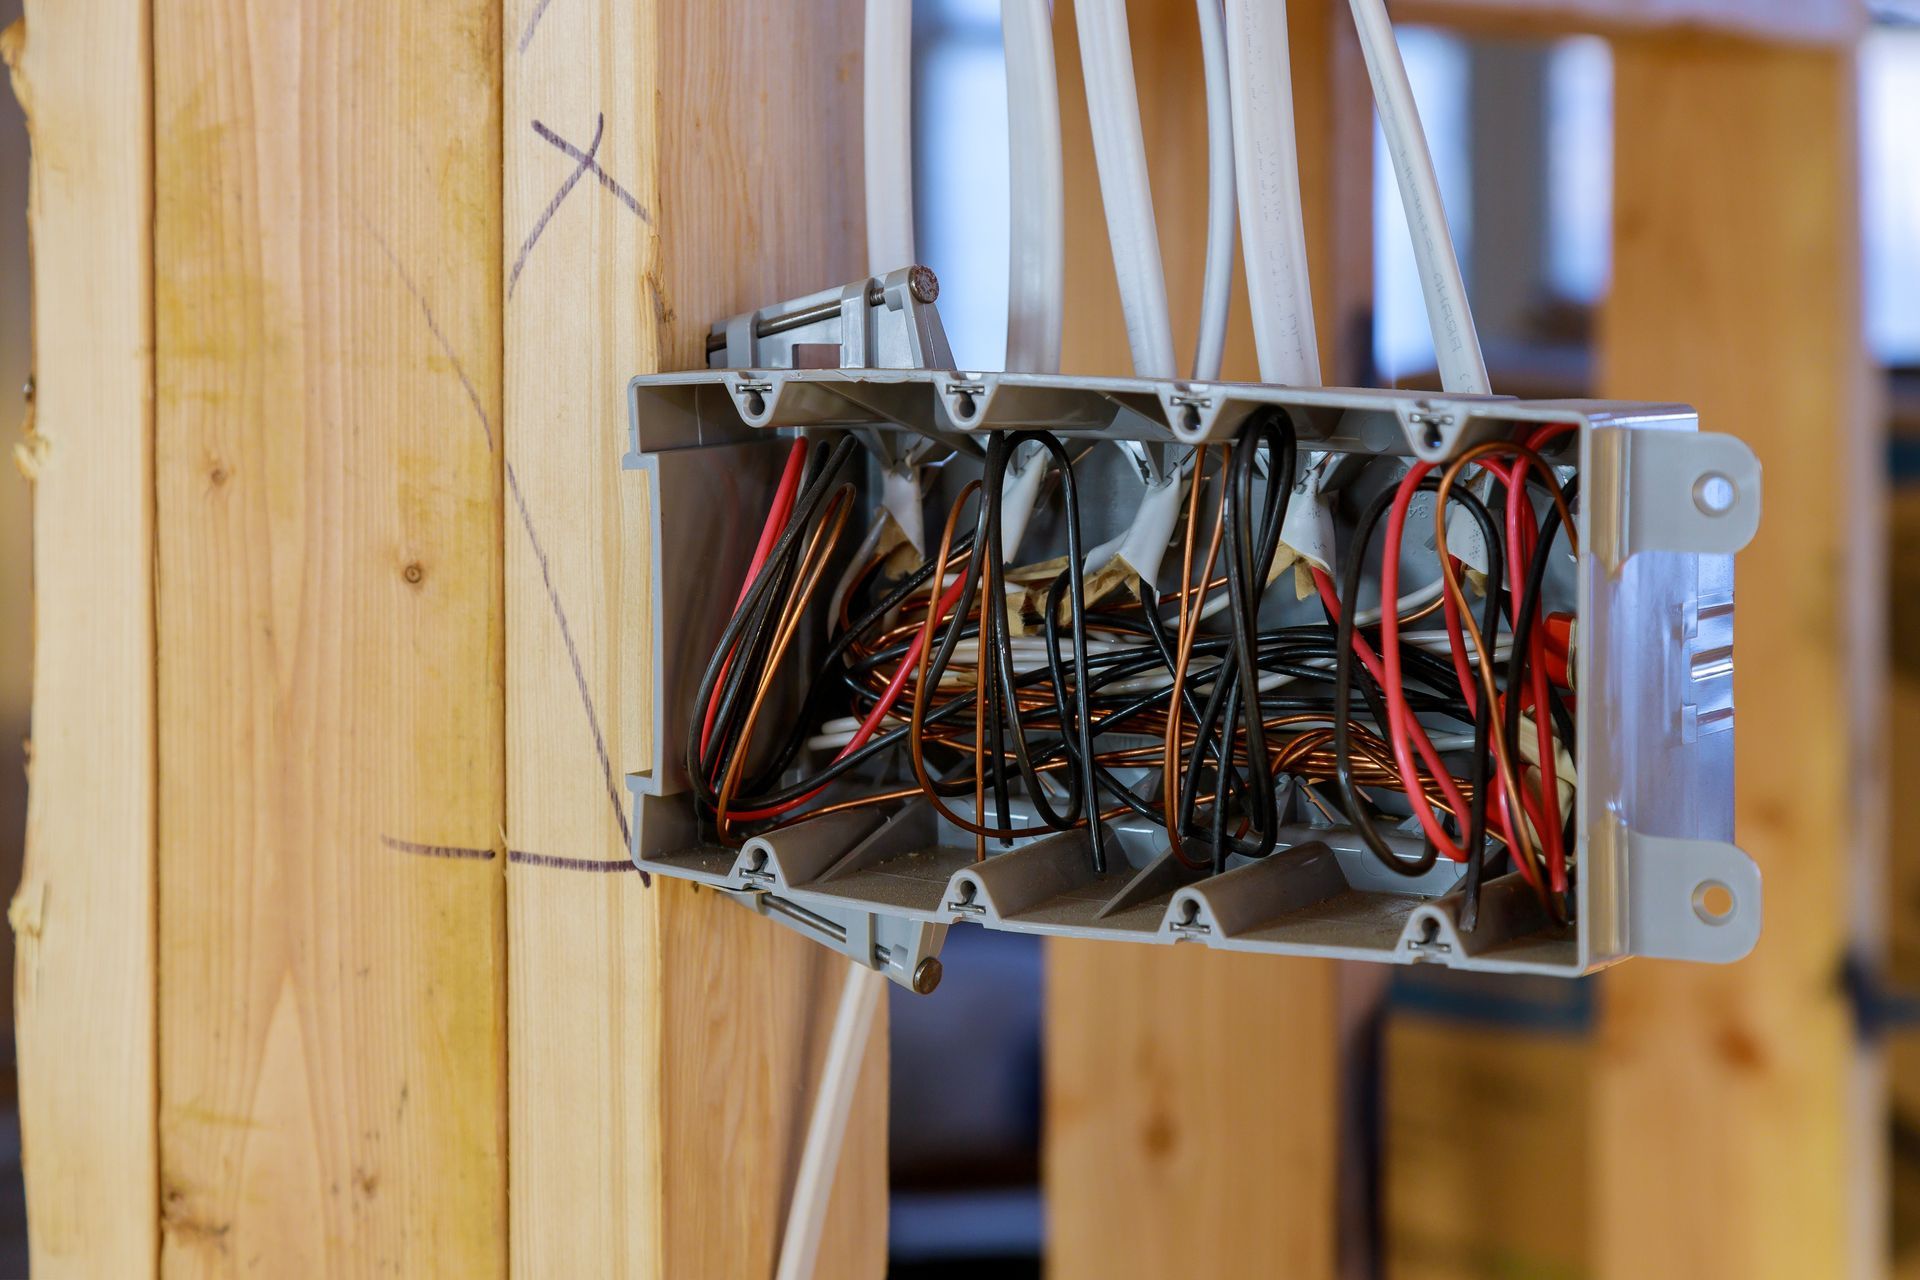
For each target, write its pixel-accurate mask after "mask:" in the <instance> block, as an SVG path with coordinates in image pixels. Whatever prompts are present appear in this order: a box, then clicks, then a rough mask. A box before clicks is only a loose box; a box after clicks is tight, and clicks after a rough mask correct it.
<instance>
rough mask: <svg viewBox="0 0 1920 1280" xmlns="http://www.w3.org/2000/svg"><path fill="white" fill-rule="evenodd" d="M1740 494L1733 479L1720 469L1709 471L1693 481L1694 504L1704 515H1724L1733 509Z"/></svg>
mask: <svg viewBox="0 0 1920 1280" xmlns="http://www.w3.org/2000/svg"><path fill="white" fill-rule="evenodd" d="M1739 496H1740V491H1739V490H1738V489H1736V488H1735V487H1734V484H1733V481H1732V480H1730V479H1728V478H1727V477H1726V476H1725V475H1722V474H1721V473H1720V472H1718V471H1709V472H1707V473H1706V474H1705V475H1703V476H1701V477H1700V478H1699V479H1698V480H1695V481H1694V482H1693V505H1694V506H1696V507H1698V508H1699V509H1700V514H1701V515H1703V516H1723V515H1725V514H1727V512H1729V511H1731V510H1733V504H1734V502H1735V500H1736V499H1738V498H1739Z"/></svg>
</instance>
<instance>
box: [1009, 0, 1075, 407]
mask: <svg viewBox="0 0 1920 1280" xmlns="http://www.w3.org/2000/svg"><path fill="white" fill-rule="evenodd" d="M1000 27H1001V36H1002V39H1003V40H1004V41H1005V43H1006V50H1007V148H1008V155H1009V170H1008V183H1007V191H1008V196H1009V198H1010V201H1011V204H1012V227H1011V234H1010V236H1009V238H1008V253H1007V267H1008V272H1007V360H1006V367H1007V369H1008V370H1009V371H1011V372H1014V373H1058V372H1059V371H1060V331H1061V319H1062V315H1063V313H1064V310H1065V304H1066V212H1065V209H1066V199H1065V195H1064V181H1065V180H1064V179H1063V177H1062V176H1061V174H1062V169H1061V159H1060V89H1059V84H1058V78H1057V76H1056V74H1055V72H1054V65H1053V13H1052V6H1051V5H1050V4H1049V2H1048V0H1000Z"/></svg>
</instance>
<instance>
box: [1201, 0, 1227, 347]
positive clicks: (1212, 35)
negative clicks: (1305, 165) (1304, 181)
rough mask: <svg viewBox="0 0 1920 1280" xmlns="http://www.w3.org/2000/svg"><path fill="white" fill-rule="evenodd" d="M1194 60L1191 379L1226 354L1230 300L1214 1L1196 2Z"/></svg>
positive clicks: (1222, 49)
mask: <svg viewBox="0 0 1920 1280" xmlns="http://www.w3.org/2000/svg"><path fill="white" fill-rule="evenodd" d="M1196 7H1197V8H1198V10H1199V17H1200V61H1201V65H1202V67H1203V68H1204V69H1205V73H1206V82H1207V265H1206V275H1205V277H1204V280H1205V284H1204V287H1203V288H1202V291H1201V294H1200V334H1199V337H1198V338H1197V339H1196V341H1195V343H1194V352H1193V376H1194V378H1195V379H1196V380H1198V381H1201V382H1211V381H1213V380H1214V379H1215V378H1218V377H1219V376H1220V365H1221V362H1222V361H1223V360H1224V359H1225V358H1226V351H1227V309H1228V305H1229V304H1230V303H1231V301H1232V298H1233V215H1234V206H1233V168H1234V154H1233V106H1232V101H1231V99H1232V94H1231V92H1230V90H1229V88H1228V85H1227V79H1228V74H1227V65H1228V64H1227V29H1226V19H1225V17H1224V16H1223V15H1222V14H1221V12H1220V0H1196Z"/></svg>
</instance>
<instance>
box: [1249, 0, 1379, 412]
mask: <svg viewBox="0 0 1920 1280" xmlns="http://www.w3.org/2000/svg"><path fill="white" fill-rule="evenodd" d="M1226 2H1227V13H1226V18H1227V60H1228V65H1229V69H1230V73H1231V74H1230V76H1229V82H1230V85H1231V89H1232V94H1231V97H1232V102H1233V154H1234V168H1235V172H1236V178H1237V185H1238V187H1239V196H1240V252H1241V254H1242V256H1243V257H1244V258H1245V259H1246V264H1247V301H1248V308H1249V309H1250V310H1251V311H1252V313H1253V345H1254V350H1255V352H1256V353H1257V354H1258V356H1259V362H1260V380H1261V381H1262V382H1271V383H1278V384H1280V385H1283V386H1295V387H1317V386H1319V385H1320V351H1319V345H1318V341H1317V339H1316V337H1315V334H1314V328H1313V290H1312V287H1311V285H1310V283H1309V281H1308V277H1307V229H1306V218H1305V215H1304V214H1303V213H1302V212H1301V206H1300V153H1299V144H1298V141H1297V140H1296V139H1295V137H1294V126H1293V73H1292V68H1291V66H1290V64H1289V63H1288V57H1289V56H1290V55H1289V53H1288V48H1287V11H1286V5H1285V4H1284V3H1282V2H1281V0H1226ZM1357 2H1358V0H1356V3H1357Z"/></svg>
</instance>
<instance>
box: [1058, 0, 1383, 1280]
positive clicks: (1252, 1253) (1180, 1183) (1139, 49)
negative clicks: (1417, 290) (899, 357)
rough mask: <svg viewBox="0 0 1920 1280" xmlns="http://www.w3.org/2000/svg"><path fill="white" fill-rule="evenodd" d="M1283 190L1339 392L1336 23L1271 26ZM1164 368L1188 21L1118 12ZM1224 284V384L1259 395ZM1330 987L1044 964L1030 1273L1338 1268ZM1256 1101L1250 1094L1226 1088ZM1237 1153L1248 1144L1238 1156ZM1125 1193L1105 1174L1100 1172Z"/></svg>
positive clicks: (1343, 47)
mask: <svg viewBox="0 0 1920 1280" xmlns="http://www.w3.org/2000/svg"><path fill="white" fill-rule="evenodd" d="M1061 12H1062V15H1063V16H1061V17H1060V18H1059V19H1058V20H1057V21H1056V23H1055V28H1056V32H1055V35H1056V41H1057V46H1058V51H1057V55H1056V60H1057V62H1058V65H1059V71H1060V98H1061V105H1060V116H1061V126H1062V141H1063V144H1064V148H1065V153H1066V163H1067V225H1068V227H1069V229H1070V232H1071V233H1070V234H1069V235H1068V237H1067V249H1068V252H1067V301H1068V306H1067V322H1066V334H1065V350H1064V357H1063V364H1064V367H1065V368H1066V369H1067V370H1068V371H1069V372H1079V373H1098V374H1114V373H1125V372H1127V367H1126V359H1127V356H1126V351H1127V347H1126V341H1125V334H1124V330H1123V327H1122V322H1121V315H1120V308H1119V292H1118V287H1117V286H1116V284H1115V283H1114V278H1113V266H1112V259H1111V257H1110V255H1109V252H1108V247H1107V236H1106V222H1105V218H1104V216H1103V215H1102V212H1101V209H1100V204H1099V184H1098V182H1097V180H1096V174H1095V169H1094V164H1093V151H1092V140H1091V136H1090V133H1089V128H1088V122H1087V111H1086V103H1085V94H1084V89H1083V87H1082V84H1081V79H1080V57H1079V47H1078V44H1077V42H1076V39H1075V36H1074V32H1073V26H1072V20H1071V18H1070V17H1068V16H1064V15H1065V13H1066V6H1062V7H1061ZM1288 18H1289V27H1290V34H1291V38H1292V42H1293V48H1294V58H1293V70H1294V96H1295V100H1296V103H1297V108H1296V112H1297V118H1298V121H1299V131H1300V132H1299V145H1300V154H1301V166H1302V177H1301V186H1302V191H1303V193H1304V196H1305V200H1306V206H1307V236H1308V249H1309V253H1310V256H1311V259H1312V262H1313V271H1314V279H1313V283H1314V303H1315V311H1316V316H1315V322H1316V327H1317V328H1318V330H1319V332H1320V335H1321V347H1322V353H1323V357H1322V362H1323V365H1324V366H1325V370H1326V373H1327V376H1328V377H1329V378H1330V379H1332V380H1334V381H1347V380H1352V379H1353V378H1354V377H1356V376H1357V370H1358V368H1359V367H1360V360H1361V355H1362V351H1363V348H1360V347H1358V346H1357V345H1356V343H1355V339H1356V338H1362V337H1364V330H1363V325H1364V316H1365V315H1366V313H1367V308H1368V303H1369V297H1368V295H1369V292H1370V289H1371V262H1372V241H1371V225H1372V224H1371V218H1370V212H1371V208H1372V204H1371V182H1372V171H1371V168H1370V167H1369V166H1366V165H1354V164H1339V163H1336V157H1339V156H1349V155H1353V154H1361V155H1364V154H1367V152H1366V150H1365V148H1367V147H1369V146H1370V145H1371V133H1370V130H1371V117H1370V116H1369V115H1368V106H1367V104H1368V98H1367V90H1366V75H1365V69H1364V67H1363V66H1362V65H1361V63H1360V60H1359V51H1358V49H1357V47H1356V46H1354V44H1353V43H1352V39H1351V24H1350V23H1348V22H1346V20H1345V8H1344V5H1341V6H1338V7H1337V8H1336V6H1334V5H1333V4H1330V3H1326V2H1324V0H1323V2H1318V3H1295V4H1292V5H1289V6H1288ZM1129 22H1130V24H1131V27H1132V35H1133V52H1134V68H1135V76H1136V79H1137V82H1138V86H1139V93H1140V101H1141V107H1142V110H1141V116H1142V125H1143V128H1144V130H1145V135H1146V140H1147V152H1148V162H1149V165H1150V168H1151V170H1152V173H1153V183H1154V194H1155V197H1156V198H1155V212H1156V214H1157V217H1158V224H1159V231H1160V243H1161V252H1162V256H1163V258H1164V261H1165V264H1166V271H1167V282H1168V295H1169V301H1170V304H1171V307H1172V311H1173V320H1174V333H1175V336H1176V351H1177V352H1178V353H1179V359H1180V360H1181V362H1182V363H1183V364H1184V363H1185V362H1186V361H1188V360H1190V359H1191V358H1192V335H1193V333H1194V330H1195V327H1196V325H1197V323H1198V318H1199V303H1200V287H1199V284H1200V275H1201V268H1202V263H1203V261H1204V258H1205V247H1206V246H1205V237H1206V198H1205V193H1206V177H1205V174H1206V146H1205V139H1206V125H1205V120H1206V114H1205V103H1204V100H1203V99H1202V96H1201V92H1200V85H1201V69H1200V48H1199V32H1198V29H1197V27H1196V26H1195V23H1194V16H1193V10H1192V7H1191V6H1182V5H1178V4H1169V3H1165V0H1135V2H1134V3H1133V4H1131V5H1130V6H1129ZM1247 316H1248V311H1247V300H1246V290H1245V283H1244V275H1243V273H1241V272H1240V270H1239V269H1238V267H1236V271H1235V286H1234V297H1233V323H1232V327H1231V329H1230V330H1229V336H1228V343H1227V358H1226V365H1225V376H1226V377H1229V378H1246V379H1256V380H1257V378H1258V372H1257V370H1256V369H1255V367H1254V356H1253V342H1252V333H1251V328H1250V324H1249V321H1248V318H1247ZM1343 985H1344V984H1343V977H1342V968H1341V967H1340V966H1336V965H1333V964H1329V963H1324V962H1316V961H1295V960H1285V961H1276V960H1274V959H1272V958H1270V957H1262V956H1245V955H1228V954H1224V953H1216V952H1211V951H1202V950H1200V949H1198V948H1185V947H1179V948H1173V949H1171V950H1168V949H1164V948H1159V947H1142V946H1127V945H1120V944H1115V943H1092V942H1066V941H1059V940H1054V941H1050V942H1049V943H1048V947H1047V1033H1046V1034H1047V1053H1046V1064H1047V1065H1046V1098H1047V1105H1046V1112H1045V1117H1046V1119H1045V1124H1046V1132H1045V1159H1044V1161H1043V1166H1044V1169H1045V1181H1046V1193H1047V1215H1048V1242H1047V1264H1048V1269H1049V1274H1052V1275H1055V1276H1060V1277H1075V1276H1098V1277H1102V1278H1103V1280H1107V1278H1110V1277H1124V1276H1160V1275H1175V1274H1184V1275H1205V1274H1220V1275H1241V1274H1251V1273H1254V1272H1257V1271H1260V1270H1263V1269H1266V1268H1269V1267H1273V1266H1278V1267H1279V1268H1280V1269H1281V1270H1283V1271H1284V1272H1285V1274H1287V1275H1289V1276H1294V1277H1302V1278H1304V1280H1311V1278H1314V1277H1325V1276H1331V1275H1333V1274H1335V1269H1336V1264H1337V1255H1338V1253H1339V1252H1340V1244H1339V1240H1338V1238H1337V1236H1338V1225H1339V1224H1338V1222H1337V1220H1336V1219H1337V1214H1336V1188H1337V1185H1338V1181H1339V1176H1340V1168H1339V1166H1340V1155H1339V1146H1340V1143H1339V1124H1340V1118H1341V1116H1340V1112H1341V1106H1340V1090H1339V1079H1340V1075H1339V1061H1340V1048H1339V1045H1340V1042H1341V1028H1342V1023H1343V1012H1344V1011H1343V1004H1344V1003H1346V1001H1345V999H1344V997H1343V991H1342V988H1343ZM1250 1080H1257V1081H1259V1082H1260V1084H1259V1087H1258V1088H1248V1087H1246V1086H1247V1082H1248V1081H1250ZM1249 1134H1257V1135H1259V1140H1258V1141H1248V1140H1247V1135H1249ZM1122 1171H1124V1172H1122Z"/></svg>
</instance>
